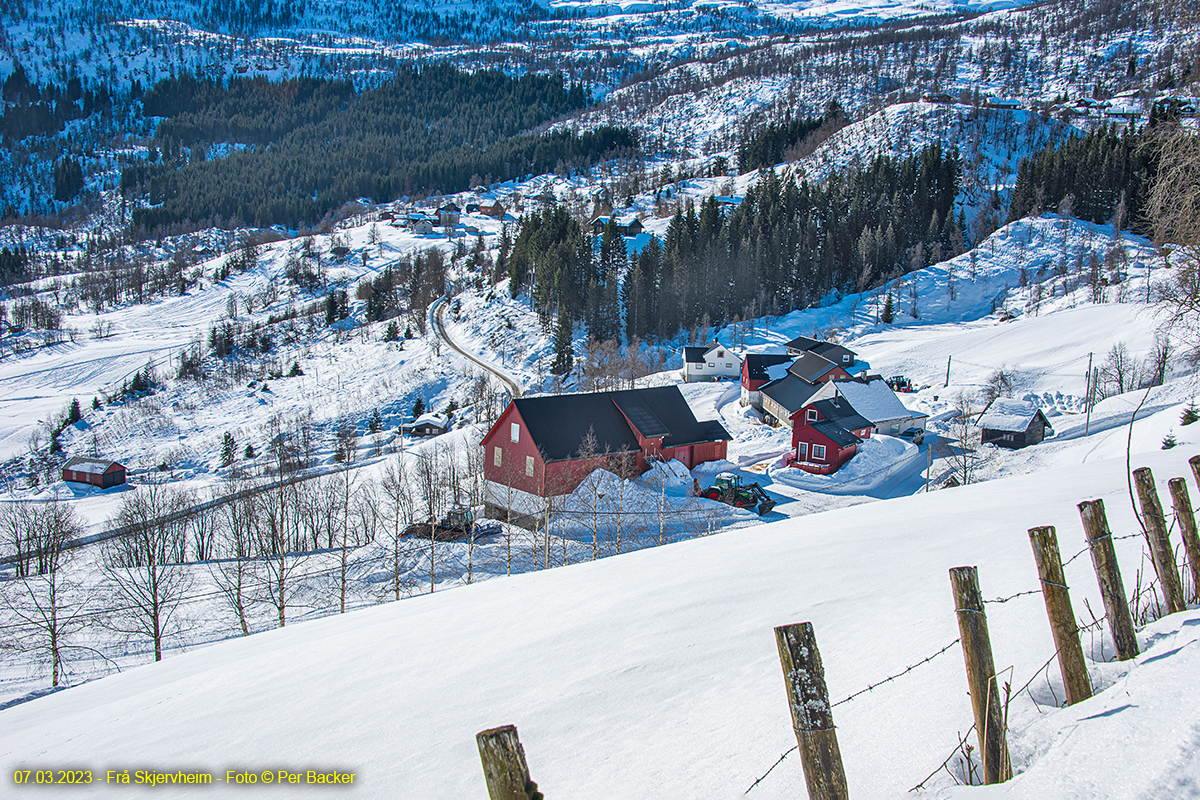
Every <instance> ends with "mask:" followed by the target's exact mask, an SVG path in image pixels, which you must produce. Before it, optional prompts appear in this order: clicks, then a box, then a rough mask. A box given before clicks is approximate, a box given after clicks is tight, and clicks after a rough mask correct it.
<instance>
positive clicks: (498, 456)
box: [492, 447, 504, 467]
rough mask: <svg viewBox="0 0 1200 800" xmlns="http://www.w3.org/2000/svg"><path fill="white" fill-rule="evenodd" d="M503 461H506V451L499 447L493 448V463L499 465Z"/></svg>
mask: <svg viewBox="0 0 1200 800" xmlns="http://www.w3.org/2000/svg"><path fill="white" fill-rule="evenodd" d="M503 463H504V451H503V450H501V449H500V448H499V447H496V448H494V449H493V450H492V465H493V466H497V467H499V466H501V465H502V464H503Z"/></svg>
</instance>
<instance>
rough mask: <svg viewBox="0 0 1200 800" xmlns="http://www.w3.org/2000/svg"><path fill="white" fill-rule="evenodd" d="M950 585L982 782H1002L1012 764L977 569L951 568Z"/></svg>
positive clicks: (1008, 773) (1009, 773)
mask: <svg viewBox="0 0 1200 800" xmlns="http://www.w3.org/2000/svg"><path fill="white" fill-rule="evenodd" d="M950 586H951V588H952V589H953V590H954V613H955V615H956V616H957V617H958V631H959V634H960V636H961V638H962V649H963V660H964V662H965V663H966V668H967V685H968V688H969V689H970V692H971V710H972V711H973V712H974V715H975V731H976V733H977V734H978V735H979V755H980V761H982V762H983V782H984V783H985V784H992V783H1003V782H1004V781H1006V780H1008V779H1009V778H1011V777H1012V764H1011V762H1010V761H1009V758H1008V739H1007V736H1006V734H1005V731H1004V714H1003V711H1002V707H1003V700H1002V698H1001V697H1000V687H999V681H997V680H996V666H995V662H994V661H993V659H992V642H991V638H990V637H989V636H988V626H987V616H986V615H985V614H984V612H983V595H982V594H981V593H980V591H979V570H978V569H977V568H976V567H954V568H952V569H951V570H950Z"/></svg>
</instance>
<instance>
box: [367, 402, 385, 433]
mask: <svg viewBox="0 0 1200 800" xmlns="http://www.w3.org/2000/svg"><path fill="white" fill-rule="evenodd" d="M367 430H368V431H370V432H371V433H379V432H380V431H381V430H383V418H382V417H380V416H379V408H378V407H376V408H374V409H373V410H372V411H371V418H370V419H369V420H367Z"/></svg>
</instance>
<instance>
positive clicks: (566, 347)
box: [550, 308, 575, 375]
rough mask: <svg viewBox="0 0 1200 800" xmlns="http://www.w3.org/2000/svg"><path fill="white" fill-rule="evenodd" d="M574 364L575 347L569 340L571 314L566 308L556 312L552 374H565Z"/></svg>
mask: <svg viewBox="0 0 1200 800" xmlns="http://www.w3.org/2000/svg"><path fill="white" fill-rule="evenodd" d="M573 366H575V349H574V346H573V344H572V341H571V315H570V314H568V313H567V310H566V309H565V308H564V309H561V310H560V311H559V312H558V325H557V327H555V329H554V363H553V364H551V365H550V372H551V374H553V375H566V374H567V373H568V372H570V371H571V367H573Z"/></svg>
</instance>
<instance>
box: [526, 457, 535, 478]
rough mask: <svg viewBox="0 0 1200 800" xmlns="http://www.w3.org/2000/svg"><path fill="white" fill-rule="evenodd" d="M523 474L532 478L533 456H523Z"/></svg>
mask: <svg viewBox="0 0 1200 800" xmlns="http://www.w3.org/2000/svg"><path fill="white" fill-rule="evenodd" d="M525 474H526V475H528V476H529V477H531V478H532V477H533V456H525Z"/></svg>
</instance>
